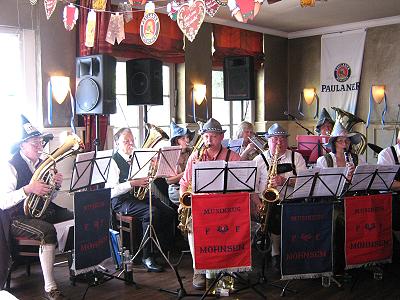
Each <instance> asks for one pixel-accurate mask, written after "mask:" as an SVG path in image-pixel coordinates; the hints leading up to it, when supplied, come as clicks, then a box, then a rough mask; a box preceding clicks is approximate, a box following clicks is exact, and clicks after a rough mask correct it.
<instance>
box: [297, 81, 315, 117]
mask: <svg viewBox="0 0 400 300" xmlns="http://www.w3.org/2000/svg"><path fill="white" fill-rule="evenodd" d="M303 100H304V102H306V104H307V105H311V104H312V103H313V102H314V100H316V106H317V109H316V111H315V115H314V118H316V117H318V110H319V98H318V95H317V90H316V89H315V88H304V89H303V91H302V92H301V93H300V99H299V105H298V111H299V113H300V114H301V115H302V116H304V113H303Z"/></svg>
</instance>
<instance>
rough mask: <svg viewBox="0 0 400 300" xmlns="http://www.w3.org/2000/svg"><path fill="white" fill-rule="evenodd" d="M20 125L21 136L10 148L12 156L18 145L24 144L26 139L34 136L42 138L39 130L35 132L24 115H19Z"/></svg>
mask: <svg viewBox="0 0 400 300" xmlns="http://www.w3.org/2000/svg"><path fill="white" fill-rule="evenodd" d="M21 124H22V128H21V129H22V131H21V136H20V138H19V141H18V142H16V143H15V144H14V145H13V146H12V148H11V153H12V154H14V153H15V152H17V151H18V148H19V145H20V144H21V143H22V142H25V141H26V140H27V139H30V138H32V137H35V136H42V133H41V132H40V131H39V130H37V129H36V127H34V126H33V125H32V124H31V122H29V120H28V119H27V118H26V117H25V116H24V115H21Z"/></svg>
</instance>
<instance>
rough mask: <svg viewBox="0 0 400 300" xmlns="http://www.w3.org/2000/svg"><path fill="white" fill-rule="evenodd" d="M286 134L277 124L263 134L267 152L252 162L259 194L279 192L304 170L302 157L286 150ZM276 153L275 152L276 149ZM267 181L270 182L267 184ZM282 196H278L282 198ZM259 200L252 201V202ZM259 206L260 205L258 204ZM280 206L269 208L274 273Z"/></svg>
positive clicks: (277, 257)
mask: <svg viewBox="0 0 400 300" xmlns="http://www.w3.org/2000/svg"><path fill="white" fill-rule="evenodd" d="M288 136H289V134H288V132H287V131H286V130H285V129H284V128H283V127H282V126H281V125H279V124H278V123H275V124H273V125H272V126H271V127H270V128H269V129H268V131H267V133H266V134H265V137H266V138H267V139H268V150H266V151H264V152H263V153H261V154H260V155H258V156H257V157H256V158H255V159H254V160H255V161H256V162H257V174H258V179H257V186H258V191H259V192H260V193H262V192H263V190H264V188H265V187H266V186H267V185H269V186H271V187H273V188H277V189H278V190H279V188H280V187H282V186H283V185H284V183H285V181H286V179H287V178H289V177H291V176H295V175H296V174H297V172H298V171H300V170H305V169H306V162H305V160H304V158H303V157H302V155H301V154H300V153H297V152H293V151H292V150H289V149H288ZM277 147H279V148H278V151H276V148H277ZM275 152H277V153H276V156H277V175H276V176H274V177H272V178H269V170H270V166H271V161H272V159H273V156H274V155H275ZM268 179H269V181H270V182H268ZM288 184H289V185H290V186H294V184H295V182H294V181H292V182H289V183H288ZM282 196H283V195H280V197H282ZM254 200H255V201H258V203H260V201H259V200H257V199H254V197H253V201H254ZM259 206H260V204H259ZM280 216H281V213H280V206H278V205H273V206H271V211H270V218H269V222H268V228H269V231H270V232H271V241H272V251H271V261H272V267H273V268H274V271H276V272H278V271H279V270H280V234H281V232H280V231H281V219H280Z"/></svg>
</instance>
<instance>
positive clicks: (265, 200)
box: [255, 144, 281, 252]
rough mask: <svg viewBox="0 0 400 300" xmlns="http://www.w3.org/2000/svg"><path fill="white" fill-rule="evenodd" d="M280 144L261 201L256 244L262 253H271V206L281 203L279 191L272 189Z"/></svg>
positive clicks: (273, 157)
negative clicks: (269, 232) (269, 223)
mask: <svg viewBox="0 0 400 300" xmlns="http://www.w3.org/2000/svg"><path fill="white" fill-rule="evenodd" d="M280 148H281V146H280V144H277V145H276V146H275V153H274V155H273V156H272V161H271V165H270V167H269V170H268V180H267V182H266V186H265V189H264V191H263V192H262V194H261V195H262V196H261V200H262V204H263V205H262V207H261V209H260V211H259V215H258V216H259V222H260V228H259V229H258V230H257V232H256V237H255V241H256V242H255V243H256V247H257V248H258V249H259V250H260V252H266V251H269V250H270V248H271V246H272V244H271V239H270V236H269V234H268V221H269V216H270V211H271V209H270V208H271V205H272V204H274V203H276V202H278V201H279V191H278V190H277V189H276V188H273V187H272V179H273V178H274V177H275V176H276V175H277V170H278V158H279V152H280Z"/></svg>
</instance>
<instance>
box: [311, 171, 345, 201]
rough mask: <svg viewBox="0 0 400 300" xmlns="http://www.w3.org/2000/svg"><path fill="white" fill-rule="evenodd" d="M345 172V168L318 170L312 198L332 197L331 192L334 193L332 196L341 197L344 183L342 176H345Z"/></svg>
mask: <svg viewBox="0 0 400 300" xmlns="http://www.w3.org/2000/svg"><path fill="white" fill-rule="evenodd" d="M347 171H348V168H347V167H341V168H326V169H320V170H319V179H318V180H317V183H316V185H315V188H314V194H313V196H314V197H322V196H332V192H333V193H335V195H334V196H339V195H341V193H342V191H343V188H344V185H345V183H346V180H345V177H344V176H345V175H346V174H347ZM342 175H343V176H342ZM324 183H325V184H324ZM325 185H326V186H325ZM327 187H328V188H329V189H328V188H327ZM331 191H332V192H331Z"/></svg>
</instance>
